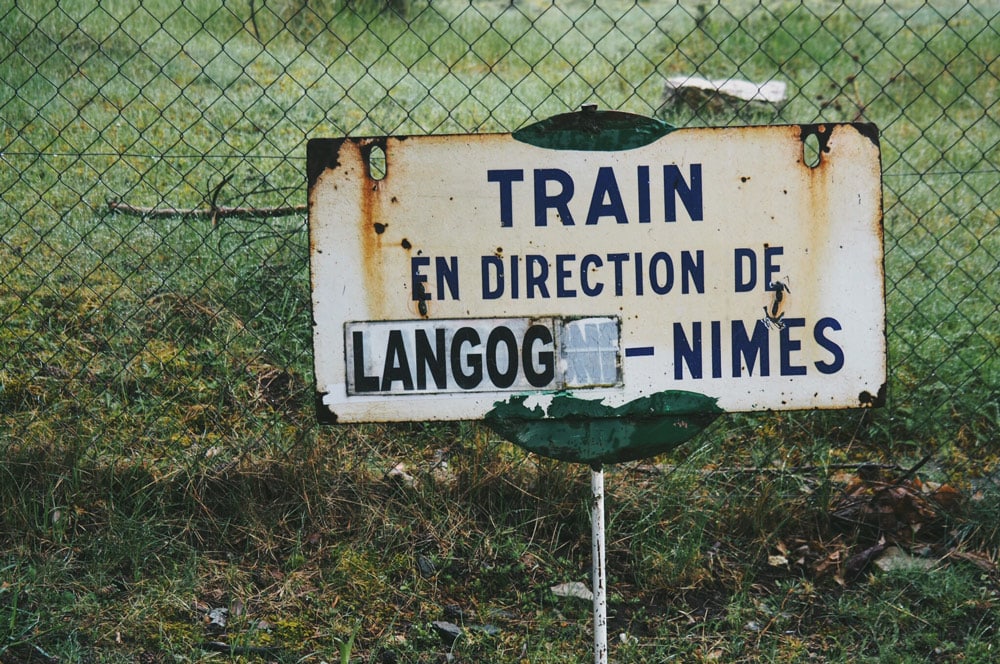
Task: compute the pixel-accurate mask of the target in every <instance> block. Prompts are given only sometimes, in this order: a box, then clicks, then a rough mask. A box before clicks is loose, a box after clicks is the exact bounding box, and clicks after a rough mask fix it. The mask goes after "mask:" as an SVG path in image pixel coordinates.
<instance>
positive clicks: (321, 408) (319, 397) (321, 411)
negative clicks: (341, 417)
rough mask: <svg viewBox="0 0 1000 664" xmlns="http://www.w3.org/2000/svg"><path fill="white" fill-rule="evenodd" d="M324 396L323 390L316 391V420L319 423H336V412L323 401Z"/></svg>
mask: <svg viewBox="0 0 1000 664" xmlns="http://www.w3.org/2000/svg"><path fill="white" fill-rule="evenodd" d="M325 397H326V393H325V392H317V393H316V420H317V421H318V422H319V423H320V424H336V423H337V422H338V418H337V414H336V413H335V412H333V411H332V410H330V407H329V406H327V405H326V404H325V403H323V399H324V398H325Z"/></svg>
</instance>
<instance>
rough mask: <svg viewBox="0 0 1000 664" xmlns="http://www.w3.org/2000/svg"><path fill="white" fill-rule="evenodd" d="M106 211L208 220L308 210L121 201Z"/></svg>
mask: <svg viewBox="0 0 1000 664" xmlns="http://www.w3.org/2000/svg"><path fill="white" fill-rule="evenodd" d="M108 209H110V210H111V211H112V212H118V213H120V214H131V215H135V216H139V217H148V218H150V219H166V218H169V217H195V218H208V219H222V218H224V217H235V218H242V219H245V218H249V217H267V218H271V217H288V216H291V215H293V214H302V213H304V212H306V210H307V209H308V208H307V207H306V206H305V205H284V206H279V207H228V206H225V205H223V206H219V207H215V208H172V207H166V208H151V207H139V206H137V205H129V204H128V203H122V202H121V201H108Z"/></svg>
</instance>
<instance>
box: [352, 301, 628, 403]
mask: <svg viewBox="0 0 1000 664" xmlns="http://www.w3.org/2000/svg"><path fill="white" fill-rule="evenodd" d="M618 330H619V321H618V319H617V318H614V317H590V318H583V319H566V318H492V319H484V318H480V319H458V320H408V321H370V322H362V323H347V324H346V325H345V327H344V346H345V348H346V352H347V362H346V366H347V393H348V394H350V395H361V394H383V395H408V394H419V393H425V394H433V393H456V392H457V393H464V392H503V391H515V392H516V391H531V390H566V389H582V388H593V387H612V386H615V385H618V384H620V382H621V358H620V356H619V343H618V337H619V333H618Z"/></svg>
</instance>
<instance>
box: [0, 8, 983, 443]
mask: <svg viewBox="0 0 1000 664" xmlns="http://www.w3.org/2000/svg"><path fill="white" fill-rule="evenodd" d="M695 77H701V78H707V79H713V80H719V79H731V78H738V79H743V80H746V81H750V82H752V83H753V85H754V86H755V91H757V92H760V91H763V90H764V89H765V87H766V86H767V85H769V84H770V85H772V86H773V85H775V84H778V85H779V87H780V85H784V86H785V88H784V89H785V90H786V94H785V96H784V98H783V99H780V100H774V101H761V100H757V99H754V100H745V99H741V98H738V97H731V96H726V95H722V94H717V93H714V92H711V91H709V92H706V91H704V90H697V89H695V88H694V87H692V86H691V85H684V83H693V81H694V78H695ZM767 89H771V88H767ZM583 104H597V105H598V106H599V107H600V108H603V109H615V110H624V111H629V112H632V113H638V114H642V115H647V116H656V117H659V118H662V119H664V120H667V121H669V122H671V123H673V124H675V125H677V126H688V127H690V126H710V125H734V124H774V123H816V122H827V121H828V122H834V121H855V120H862V121H869V122H874V123H875V124H876V125H877V126H878V127H879V128H880V132H881V139H882V161H883V171H884V196H885V201H884V211H885V232H886V257H885V260H886V280H887V283H886V291H887V292H886V297H887V306H888V337H889V353H890V363H889V366H890V386H889V399H888V406H887V408H886V409H884V410H882V411H880V412H878V413H874V414H872V415H871V416H870V419H869V420H868V421H866V422H865V426H866V427H867V429H868V431H869V433H870V434H871V435H873V436H875V437H878V438H880V439H883V440H887V441H890V442H904V443H905V442H908V441H912V444H913V446H914V448H915V449H916V450H918V451H920V452H921V453H922V452H923V451H924V450H926V451H934V450H952V451H957V452H960V453H962V454H966V455H968V456H969V457H975V455H976V450H977V449H979V448H980V446H983V445H985V444H987V443H989V442H994V443H995V442H996V435H997V422H998V419H1000V415H998V413H1000V395H998V378H1000V360H998V353H997V347H998V344H1000V317H998V312H997V302H998V300H1000V297H998V295H1000V293H998V289H997V283H998V277H1000V274H998V272H1000V234H998V230H997V226H998V224H997V211H998V210H1000V178H998V177H997V174H998V164H1000V6H998V5H997V3H995V2H971V1H969V2H954V1H952V2H934V3H930V2H915V1H904V2H895V3H875V2H863V1H850V2H842V3H834V2H824V3H818V2H804V1H802V2H768V3H756V2H733V3H725V4H724V5H723V4H722V3H718V4H717V3H693V2H691V3H688V2H679V3H660V2H641V3H622V2H614V3H612V2H607V3H605V2H582V1H576V2H573V1H571V2H565V3H559V4H558V5H556V4H555V3H548V2H540V1H537V0H510V1H502V2H501V1H500V0H494V1H490V2H476V3H466V2H458V1H457V0H456V1H447V0H442V1H441V2H438V1H435V2H417V1H408V0H386V1H385V2H375V1H374V0H372V1H369V2H363V1H361V0H356V1H355V2H346V1H337V2H333V1H331V2H322V3H321V2H310V1H309V0H276V1H273V2H255V1H254V0H247V1H245V2H238V3H224V2H219V1H212V0H196V1H194V2H183V3H182V2H179V1H175V2H170V1H167V2H157V3H140V2H136V1H132V2H130V1H128V0H123V1H120V2H114V3H105V2H97V1H96V0H94V1H89V2H88V1H87V0H74V1H72V2H59V3H56V2H54V1H52V0H40V1H37V2H31V3H6V4H5V5H4V7H3V8H2V9H0V121H2V128H0V131H2V137H0V146H2V147H0V191H2V193H3V200H2V203H0V316H2V321H3V322H2V323H0V418H2V420H3V428H2V433H0V439H6V440H7V443H6V444H8V445H10V444H16V443H17V442H18V441H46V440H56V439H60V440H67V439H72V440H76V441H78V442H79V443H81V444H82V445H81V446H82V447H87V445H88V444H89V443H94V442H96V441H98V440H100V441H102V449H103V450H105V451H107V450H108V449H109V448H110V449H112V450H114V451H115V453H117V454H119V455H122V456H130V455H135V454H150V453H151V450H152V451H153V452H152V453H155V451H156V450H157V449H166V448H168V447H178V446H181V447H184V446H190V447H198V448H199V449H200V450H201V451H202V453H205V452H206V450H207V451H210V450H212V449H213V445H216V444H219V443H221V442H226V441H230V442H233V441H239V445H242V446H246V447H253V446H255V445H259V444H265V443H266V444H270V443H272V442H274V441H282V442H280V443H279V444H280V445H282V446H283V445H288V444H294V443H295V442H296V441H300V440H302V439H303V437H308V436H310V435H313V434H314V433H315V429H316V425H315V424H314V421H313V420H314V409H313V403H312V400H313V397H312V394H313V386H312V379H311V340H310V334H311V320H310V312H309V283H308V265H307V262H308V240H307V234H306V222H305V200H306V191H305V175H304V173H305V141H306V140H307V139H309V138H314V137H323V136H341V135H386V134H429V133H465V132H502V131H513V130H516V129H518V128H519V127H522V126H524V125H526V124H528V123H530V122H533V121H536V120H540V119H543V118H546V117H549V116H551V115H554V114H557V113H562V112H567V111H572V110H576V109H578V108H580V107H581V105H583ZM808 417H809V416H808V415H807V416H804V419H803V421H805V422H808ZM815 417H817V418H818V417H821V416H819V415H816V416H815ZM823 421H824V422H825V421H826V420H823ZM822 428H823V427H816V428H815V430H816V431H819V430H820V429H822Z"/></svg>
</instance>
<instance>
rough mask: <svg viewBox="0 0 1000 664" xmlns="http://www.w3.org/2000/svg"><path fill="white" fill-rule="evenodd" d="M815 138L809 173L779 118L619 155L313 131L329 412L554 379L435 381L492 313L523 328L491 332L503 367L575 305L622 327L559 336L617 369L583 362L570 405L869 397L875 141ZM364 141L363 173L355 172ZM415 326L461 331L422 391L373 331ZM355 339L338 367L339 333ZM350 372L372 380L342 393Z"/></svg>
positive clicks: (364, 415) (424, 401) (844, 127)
mask: <svg viewBox="0 0 1000 664" xmlns="http://www.w3.org/2000/svg"><path fill="white" fill-rule="evenodd" d="M819 130H820V131H821V132H822V133H821V138H824V137H825V148H826V150H825V151H824V152H822V154H821V159H820V163H819V165H818V166H816V167H814V168H810V167H809V166H807V165H805V164H804V163H803V149H802V145H803V141H802V135H803V130H802V128H800V127H799V126H797V125H796V126H777V127H751V128H727V129H686V130H685V129H682V130H678V131H675V132H673V133H670V134H668V135H667V136H665V137H663V138H661V139H659V140H658V141H656V142H654V143H652V144H650V145H647V146H644V147H641V148H636V149H633V150H627V151H617V152H592V151H574V150H547V149H543V148H539V147H534V146H531V145H527V144H524V143H520V142H518V141H516V140H515V139H513V138H512V137H511V136H510V135H509V134H500V135H479V136H427V137H409V138H406V137H402V138H386V139H344V140H335V141H311V142H310V145H309V151H310V153H309V164H310V177H311V182H310V192H309V203H310V208H309V223H310V235H311V246H312V251H311V259H312V283H313V316H314V321H315V327H314V349H315V369H316V381H317V390H318V392H319V393H320V394H321V395H322V398H321V400H322V404H323V406H324V407H325V408H327V409H329V411H330V412H331V413H333V414H334V415H335V416H336V418H337V420H338V421H342V422H348V421H406V420H434V419H474V418H479V417H481V416H482V415H483V414H484V413H486V412H488V411H489V410H490V409H492V408H493V405H494V404H495V403H496V402H497V401H498V400H502V399H507V398H509V397H510V395H511V393H512V392H520V391H529V392H530V391H537V392H539V393H543V394H544V393H545V392H549V391H551V390H554V389H559V385H557V383H556V382H553V383H551V384H546V385H543V386H542V387H534V386H532V385H530V384H525V383H524V380H523V378H524V377H523V375H521V376H519V377H518V379H517V380H518V381H521V382H516V381H515V383H513V384H511V385H508V386H503V387H497V386H495V385H491V384H490V382H489V380H488V376H487V377H486V378H483V379H481V380H479V381H478V382H476V384H475V385H474V386H473V387H461V386H459V385H458V384H457V383H456V382H455V381H454V380H452V379H453V378H454V376H453V374H454V373H455V372H456V371H457V372H458V373H461V374H463V375H473V376H474V375H475V371H474V367H473V365H474V363H475V361H476V360H475V357H477V356H479V357H485V356H486V355H487V350H488V349H487V347H486V345H487V339H488V338H489V337H490V334H491V330H493V329H494V327H495V326H494V327H490V324H489V321H490V320H492V321H505V320H506V321H513V320H519V321H521V322H520V323H517V324H513V323H511V325H512V327H511V328H510V330H509V331H510V333H511V334H512V335H513V337H515V338H516V339H515V341H514V342H511V341H510V339H511V334H508V333H507V332H505V331H502V330H501V331H499V332H497V333H496V334H495V336H494V340H493V350H494V351H496V352H498V353H500V354H501V356H503V357H504V358H505V357H506V356H505V355H503V353H504V349H506V348H507V347H508V345H509V344H510V343H519V342H520V341H523V336H524V333H525V331H526V330H527V329H528V328H527V327H526V325H528V322H529V321H531V320H534V319H549V320H554V319H557V318H587V317H596V318H598V319H603V320H609V319H613V320H616V321H619V323H618V324H620V331H619V329H618V327H617V325H616V327H615V330H616V334H617V338H615V339H614V340H613V341H609V339H610V337H605V338H602V337H601V336H600V335H599V334H598V333H597V331H596V330H597V328H592V329H591V328H588V329H580V330H577V331H576V332H575V334H576V339H577V342H576V343H577V348H578V349H581V348H582V349H583V350H584V351H588V349H591V350H593V351H594V353H596V354H595V355H594V358H597V359H593V358H592V359H593V361H595V362H603V361H607V360H608V358H609V357H610V358H612V359H613V360H614V366H615V370H616V372H617V373H616V376H617V378H618V380H616V381H615V382H614V383H613V384H610V385H609V384H608V382H607V381H601V380H598V379H594V378H592V377H590V374H584V377H583V378H582V379H580V380H578V381H577V382H576V383H574V387H573V393H574V394H575V395H576V396H578V397H580V398H587V399H602V398H603V399H604V403H606V404H609V405H620V404H622V403H626V402H628V401H631V400H633V399H636V398H638V397H641V396H645V395H649V394H653V393H656V392H660V391H663V390H672V389H680V390H690V391H694V392H700V393H702V394H706V395H709V396H712V397H716V398H718V403H719V405H720V406H721V407H722V408H723V409H725V410H728V411H752V410H764V409H775V410H778V409H804V408H842V407H857V406H859V405H870V404H871V402H872V400H874V395H876V394H878V393H879V392H880V390H882V389H883V388H882V386H883V385H884V383H885V373H886V367H885V322H884V321H885V312H884V296H883V293H884V286H883V269H882V256H883V247H882V210H881V205H882V204H881V172H880V162H879V147H878V144H877V138H875V137H874V128H872V127H871V126H869V125H849V124H835V125H825V126H822V127H821V128H819ZM821 143H823V141H822V140H821ZM376 144H377V145H379V146H380V147H381V148H383V149H384V154H385V167H386V174H385V177H384V178H382V179H381V180H375V179H372V178H371V177H369V176H368V174H367V168H366V163H365V155H366V154H367V151H368V150H369V149H370V146H371V145H376ZM568 183H572V185H571V186H572V195H568V186H569V184H568ZM567 212H568V213H569V216H570V217H571V218H572V221H573V223H572V224H570V223H569V221H570V220H569V219H568V218H567V214H566V213H567ZM588 222H589V223H588ZM477 320H478V321H480V323H482V322H483V321H484V320H485V321H486V323H483V324H485V325H486V327H483V325H482V324H480V323H476V324H475V325H471V324H470V323H468V321H477ZM392 321H409V322H400V323H399V324H398V325H395V326H394V325H393V323H392ZM413 321H424V323H421V324H419V325H418V324H416V323H414V322H413ZM434 321H439V322H440V326H444V327H445V328H446V329H447V330H448V331H447V333H446V336H447V337H448V339H453V338H454V335H455V334H456V332H457V331H458V330H460V329H462V328H467V327H470V325H471V327H475V329H477V330H478V332H477V334H476V335H470V334H469V333H462V335H460V340H461V341H462V343H461V344H459V345H458V346H459V347H458V349H457V350H456V353H457V354H458V355H457V358H452V357H451V354H450V353H451V351H452V349H451V346H450V345H449V344H450V343H451V342H450V341H448V340H447V339H446V346H448V348H447V349H446V352H447V353H448V359H447V361H446V362H445V371H447V372H449V377H450V378H449V380H448V381H446V383H443V385H444V387H443V388H440V389H438V388H435V389H429V390H428V389H424V390H421V389H417V388H416V378H417V375H416V374H417V371H418V369H419V368H418V367H417V366H416V365H415V364H414V362H415V359H414V352H415V351H414V348H413V346H412V345H411V346H410V347H409V348H410V352H405V351H400V350H399V346H398V344H397V345H396V346H389V344H390V341H389V339H390V334H396V337H397V341H398V338H401V336H405V334H404V333H405V331H406V330H409V331H410V332H412V330H414V329H417V328H418V327H420V326H421V325H424V326H425V327H426V325H427V324H429V323H433V322H434ZM502 324H503V323H500V322H497V323H496V325H502ZM476 325H479V327H476ZM432 328H433V325H432V326H431V328H426V329H432ZM515 328H516V329H515ZM394 329H395V330H397V331H398V332H397V333H392V332H391V331H392V330H394ZM366 330H367V331H369V332H370V333H371V334H370V336H365V337H362V338H361V344H362V346H363V348H364V350H363V352H364V353H365V354H366V356H365V357H364V358H362V361H361V362H360V364H359V363H355V362H354V355H353V353H354V348H353V342H354V340H355V339H356V337H355V336H354V334H353V333H354V332H356V331H361V332H365V331H366ZM365 334H368V332H365ZM407 334H408V333H407ZM435 334H436V333H435ZM431 338H433V339H434V340H435V342H436V337H434V336H433V335H431V336H430V337H428V339H431ZM588 340H589V341H588ZM543 342H544V339H542V340H540V339H539V338H535V339H534V344H535V345H533V347H532V352H542V351H545V350H546V349H549V348H550V347H549V346H546V345H545V343H543ZM411 343H413V341H412V340H411ZM477 343H478V345H477ZM591 343H592V344H593V348H591V347H590V346H588V344H591ZM609 343H610V345H611V346H612V348H611V350H610V355H609V354H608V348H607V346H608V345H609ZM602 344H603V346H605V348H604V349H603V351H600V352H599V351H598V349H599V348H600V347H601V346H602ZM452 345H453V344H452ZM615 347H616V348H615ZM510 348H515V346H510ZM516 348H517V350H514V351H512V352H515V353H519V352H521V350H520V346H517V347H516ZM425 350H426V347H425ZM434 350H437V349H436V347H435V349H434ZM551 350H552V351H553V352H554V353H555V358H556V359H555V361H556V362H557V363H558V362H565V361H566V358H567V355H565V353H563V354H560V353H562V351H563V349H561V348H559V347H557V345H556V344H555V342H553V344H552V346H551ZM602 353H603V354H602ZM425 355H426V353H425ZM404 356H405V357H404ZM519 357H520V359H521V360H522V361H523V360H525V358H524V356H519ZM387 358H388V359H387ZM470 358H472V359H471V360H470ZM536 358H537V355H536ZM423 359H424V361H429V360H428V358H427V357H426V356H425V357H424V358H423ZM498 361H499V362H500V364H498V365H497V366H496V367H495V368H496V369H497V372H498V373H499V374H502V373H503V372H504V370H506V368H507V366H508V365H507V364H505V363H504V362H506V360H498ZM456 363H457V364H456ZM404 365H406V366H404ZM595 366H596V365H595ZM536 368H537V367H536ZM563 368H565V367H563ZM358 371H360V372H361V373H357V372H358ZM407 373H408V375H409V378H410V380H408V379H407ZM387 375H388V380H387ZM553 375H555V372H554V373H553ZM563 377H565V374H563ZM425 378H426V367H425ZM356 379H361V380H363V381H365V384H367V385H369V386H371V385H373V384H374V383H372V382H371V381H372V380H375V381H377V384H378V389H377V390H373V391H369V392H364V391H358V390H357V389H355V385H354V383H355V381H356ZM470 380H471V379H468V380H466V381H465V382H466V384H467V385H469V384H471V383H470ZM499 382H500V383H504V382H505V381H504V379H502V378H501V379H500V381H499ZM536 382H537V381H536ZM494 388H495V389H494Z"/></svg>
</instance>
